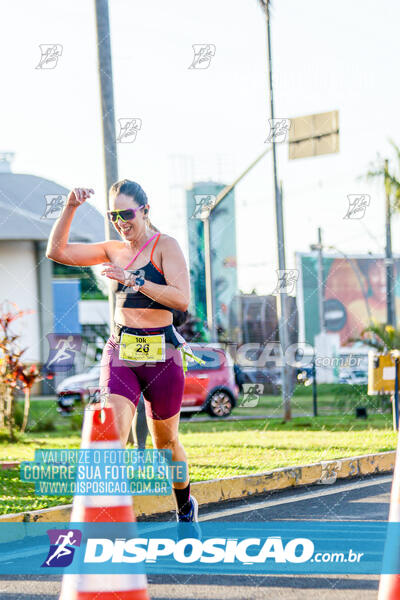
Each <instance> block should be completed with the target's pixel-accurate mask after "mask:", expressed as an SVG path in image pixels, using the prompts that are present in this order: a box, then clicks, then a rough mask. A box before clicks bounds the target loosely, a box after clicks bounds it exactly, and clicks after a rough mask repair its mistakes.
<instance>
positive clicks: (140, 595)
mask: <svg viewBox="0 0 400 600" xmlns="http://www.w3.org/2000/svg"><path fill="white" fill-rule="evenodd" d="M81 448H85V449H88V448H90V449H105V448H116V449H121V448H122V446H121V442H120V438H119V435H118V432H117V428H116V425H115V419H114V411H113V409H112V408H111V407H109V408H103V409H99V410H94V411H85V418H84V422H83V428H82V443H81ZM134 521H136V517H135V513H134V511H133V507H132V498H131V496H75V497H74V501H73V506H72V514H71V522H72V523H93V522H99V523H101V522H103V523H105V522H111V523H112V522H116V523H118V522H119V523H128V522H134ZM59 600H150V598H149V595H148V593H147V579H146V575H142V574H138V573H129V574H108V575H107V574H105V575H101V577H99V575H94V574H84V573H82V574H79V575H70V574H67V575H64V577H63V582H62V588H61V595H60V599H59Z"/></svg>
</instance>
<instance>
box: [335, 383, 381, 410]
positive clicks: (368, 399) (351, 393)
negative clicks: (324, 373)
mask: <svg viewBox="0 0 400 600" xmlns="http://www.w3.org/2000/svg"><path fill="white" fill-rule="evenodd" d="M332 391H333V395H334V398H335V402H336V406H337V407H338V408H340V409H341V410H343V411H353V410H355V409H356V408H357V407H360V406H365V408H368V409H369V410H370V411H371V412H387V411H390V410H391V406H392V404H391V401H390V396H389V395H386V394H383V395H379V396H369V395H368V393H367V392H368V386H367V385H347V384H343V383H342V384H336V385H335V386H334V388H333V390H332Z"/></svg>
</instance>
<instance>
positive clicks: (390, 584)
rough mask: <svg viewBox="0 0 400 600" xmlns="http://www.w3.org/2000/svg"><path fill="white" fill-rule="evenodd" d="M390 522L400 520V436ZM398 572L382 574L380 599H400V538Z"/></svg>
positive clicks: (398, 544) (398, 542) (399, 541)
mask: <svg viewBox="0 0 400 600" xmlns="http://www.w3.org/2000/svg"><path fill="white" fill-rule="evenodd" d="M389 521H390V522H396V523H399V522H400V437H399V440H398V444H397V454H396V464H395V467H394V475H393V484H392V495H391V498H390V512H389ZM397 547H398V549H399V552H398V553H397V557H398V558H397V566H398V569H397V574H393V575H382V577H381V580H380V584H379V594H378V600H399V599H400V540H397Z"/></svg>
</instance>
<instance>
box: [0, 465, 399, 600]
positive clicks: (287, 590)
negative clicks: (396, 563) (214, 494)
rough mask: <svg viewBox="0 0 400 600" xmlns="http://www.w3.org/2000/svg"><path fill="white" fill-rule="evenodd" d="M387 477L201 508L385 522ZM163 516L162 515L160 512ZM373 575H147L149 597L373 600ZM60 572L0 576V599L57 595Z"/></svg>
mask: <svg viewBox="0 0 400 600" xmlns="http://www.w3.org/2000/svg"><path fill="white" fill-rule="evenodd" d="M390 487H391V477H389V476H379V477H373V478H364V479H363V480H352V481H351V482H348V483H336V484H334V485H329V486H326V485H324V486H310V487H307V488H303V489H301V490H291V491H286V492H280V493H273V494H268V495H266V496H265V498H264V497H263V498H260V497H258V498H257V499H256V500H247V499H246V500H241V501H240V502H239V501H238V502H234V503H229V504H224V505H223V507H222V506H221V505H218V506H214V507H210V508H209V509H208V510H207V511H206V510H203V511H201V519H200V520H207V521H210V520H211V521H254V520H260V521H273V520H277V521H282V520H318V521H321V520H327V521H348V520H351V521H357V520H365V521H385V520H387V517H388V513H389V497H390ZM171 518H172V515H171ZM164 519H165V517H164ZM378 581H379V577H378V576H376V575H357V576H356V575H329V576H327V575H317V576H311V575H303V576H299V575H296V576H290V575H285V576H281V575H277V576H270V575H269V576H263V575H238V576H231V575H229V576H228V575H190V576H188V575H184V576H178V575H151V576H149V578H148V582H149V592H150V596H151V598H152V600H261V599H263V600H265V599H271V600H359V599H360V597H361V598H362V599H363V600H376V598H377V590H378ZM60 583H61V582H60V578H59V577H52V578H50V577H38V576H31V577H29V576H21V577H18V578H17V577H15V576H12V577H11V576H7V577H6V576H1V575H0V598H1V600H56V599H57V598H58V594H59V591H60Z"/></svg>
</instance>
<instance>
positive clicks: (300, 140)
mask: <svg viewBox="0 0 400 600" xmlns="http://www.w3.org/2000/svg"><path fill="white" fill-rule="evenodd" d="M335 152H339V111H337V110H332V111H331V112H326V113H319V114H315V115H307V116H305V117H296V118H295V119H291V125H290V129H289V159H290V160H293V159H295V158H307V157H310V156H320V155H321V154H333V153H335Z"/></svg>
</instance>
